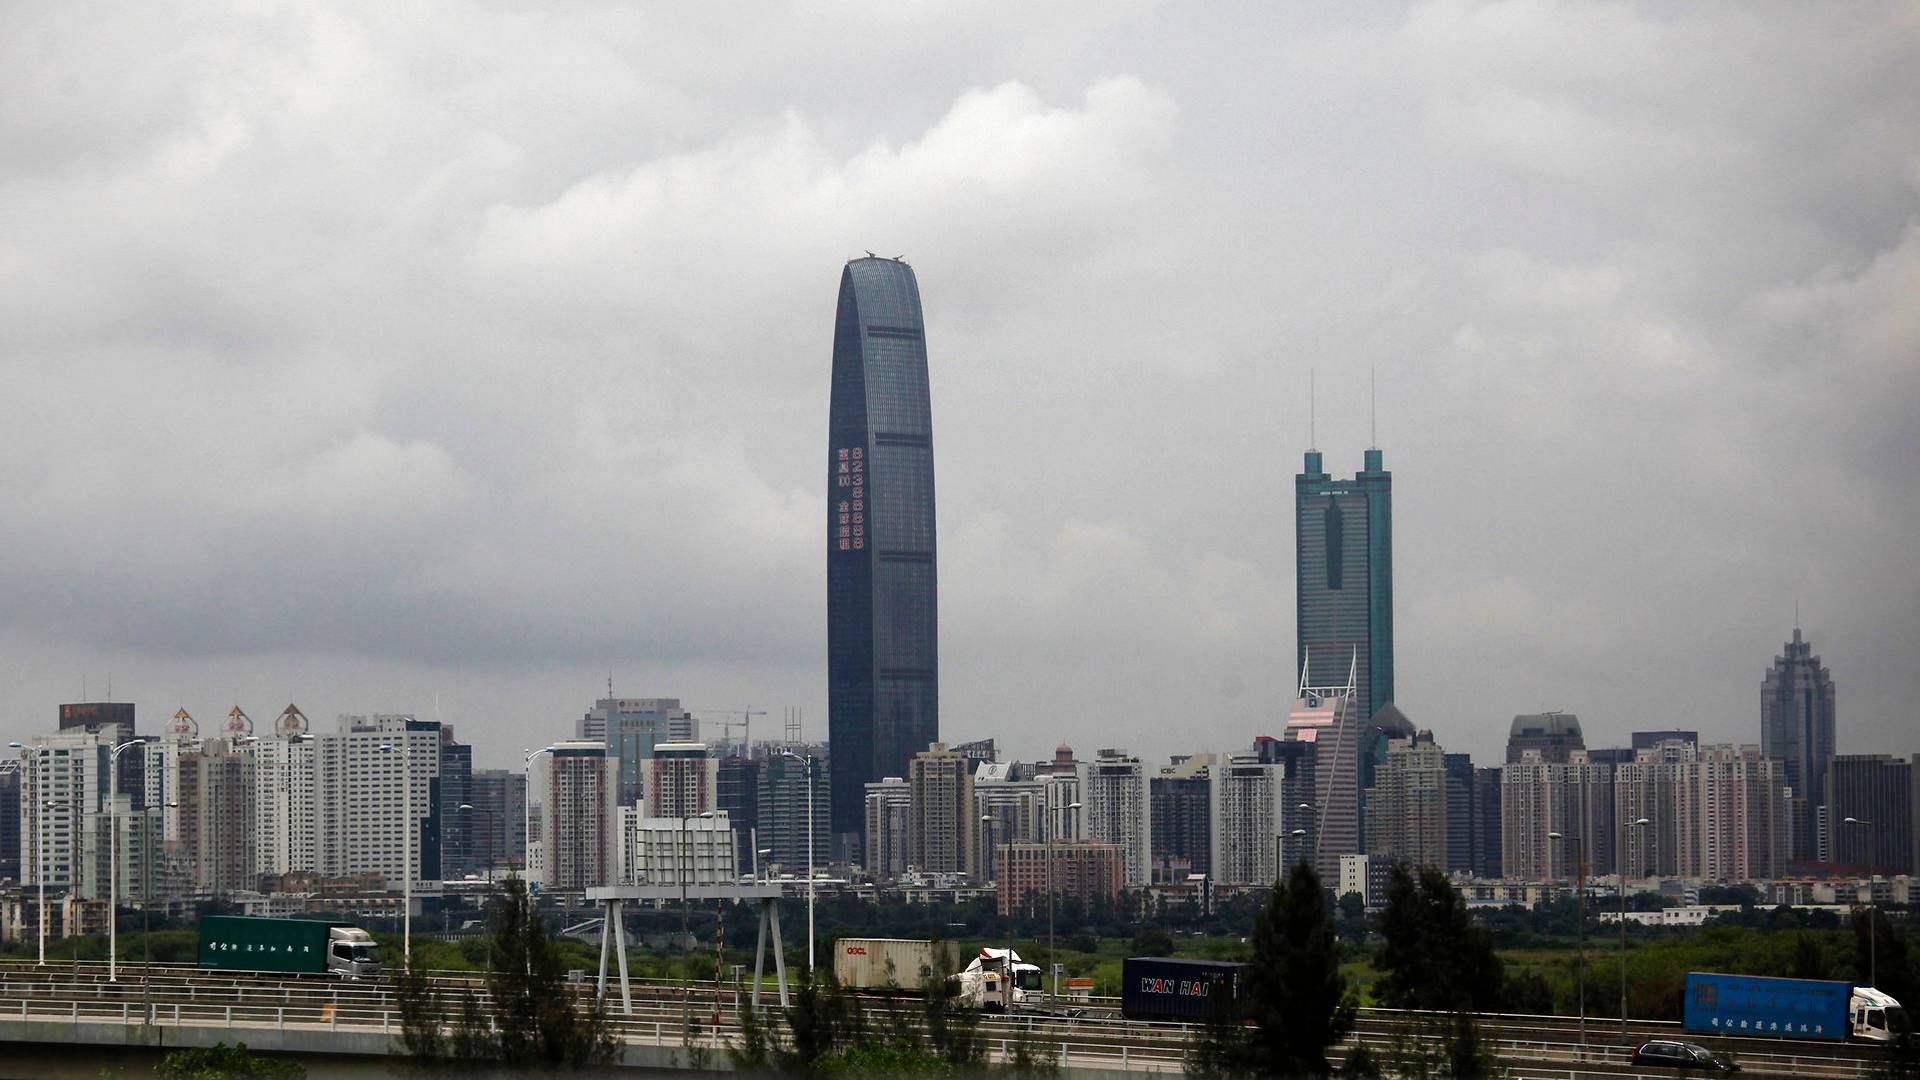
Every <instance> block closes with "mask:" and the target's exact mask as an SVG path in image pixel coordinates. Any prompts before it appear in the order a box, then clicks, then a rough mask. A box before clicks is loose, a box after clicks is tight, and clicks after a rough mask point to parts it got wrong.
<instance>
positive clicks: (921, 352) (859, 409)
mask: <svg viewBox="0 0 1920 1080" xmlns="http://www.w3.org/2000/svg"><path fill="white" fill-rule="evenodd" d="M934 554H935V553H934V524H933V418H932V409H931V405H930V402H929V397H928V393H927V342H926V326H925V323H924V321H923V320H922V319H921V316H920V286H919V283H918V282H917V281H915V279H914V276H913V268H912V267H910V266H908V265H907V264H906V263H904V262H901V261H900V260H898V259H879V258H872V257H868V258H865V259H854V260H852V261H851V262H849V263H847V265H846V269H845V270H843V271H841V274H840V305H839V310H838V312H837V313H836V314H835V316H834V323H833V397H832V412H831V416H830V418H829V421H828V425H827V737H828V739H829V740H830V741H831V744H832V748H833V751H832V767H831V773H830V776H831V781H832V784H831V786H832V789H833V794H832V799H833V815H832V817H833V834H834V855H835V857H837V858H845V857H847V856H848V855H850V854H851V853H853V852H854V851H856V850H857V849H858V847H859V844H860V839H861V832H862V829H863V827H864V824H865V812H866V808H865V801H864V800H865V797H866V785H867V784H868V783H870V782H872V781H875V780H879V779H881V778H882V777H886V776H901V777H904V776H906V775H907V763H908V762H909V761H910V760H911V759H912V758H913V755H914V754H915V753H918V752H919V751H922V750H925V749H926V748H927V744H929V743H931V742H934V741H935V740H937V739H939V737H940V654H939V605H938V592H937V589H936V583H937V580H938V572H937V571H938V567H937V564H936V562H935V558H934Z"/></svg>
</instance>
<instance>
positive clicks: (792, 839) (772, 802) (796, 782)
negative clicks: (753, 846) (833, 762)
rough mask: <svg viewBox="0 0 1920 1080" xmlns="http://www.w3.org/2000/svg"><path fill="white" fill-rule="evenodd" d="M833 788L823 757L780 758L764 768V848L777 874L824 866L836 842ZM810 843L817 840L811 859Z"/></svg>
mask: <svg viewBox="0 0 1920 1080" xmlns="http://www.w3.org/2000/svg"><path fill="white" fill-rule="evenodd" d="M832 789H833V784H832V778H831V777H830V775H829V774H828V771H827V763H826V762H825V761H824V760H822V759H821V758H818V757H805V758H801V757H795V756H793V755H791V754H776V755H774V756H772V757H769V758H767V759H766V761H765V763H763V764H762V765H761V767H760V846H761V847H762V848H764V849H766V851H767V856H766V858H767V861H768V862H769V863H770V864H772V866H773V867H774V868H775V869H776V870H777V871H778V872H782V873H788V874H803V873H805V872H806V869H807V866H808V864H809V862H811V864H812V865H813V866H814V867H815V868H816V869H824V868H825V867H826V865H827V855H828V848H829V846H830V845H831V843H832V840H833V830H832V827H831V825H832V823H831V820H830V816H829V815H830V813H831V807H832V799H833V794H832ZM809 800H811V807H809ZM809 818H811V819H812V826H811V828H809V825H808V819H809ZM809 838H811V839H812V841H813V850H812V857H811V859H809V857H808V850H807V841H808V839H809Z"/></svg>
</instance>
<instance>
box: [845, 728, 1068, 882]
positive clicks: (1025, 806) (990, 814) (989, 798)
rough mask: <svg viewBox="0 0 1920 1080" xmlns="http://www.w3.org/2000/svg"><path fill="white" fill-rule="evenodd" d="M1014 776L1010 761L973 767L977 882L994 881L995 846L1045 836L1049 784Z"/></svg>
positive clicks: (974, 869) (974, 864)
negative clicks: (1047, 786)
mask: <svg viewBox="0 0 1920 1080" xmlns="http://www.w3.org/2000/svg"><path fill="white" fill-rule="evenodd" d="M962 756H963V757H964V756H965V755H962ZM1013 777H1014V769H1013V765H1012V763H1010V762H989V763H985V764H979V765H976V767H975V769H974V773H973V826H974V828H975V829H977V830H978V831H979V835H977V836H976V837H975V838H974V843H973V850H974V863H973V867H972V868H971V869H970V870H969V871H968V873H970V874H971V875H972V876H973V880H975V881H979V882H987V881H991V880H993V874H994V867H996V866H998V865H999V864H998V863H997V862H995V861H994V859H995V857H994V854H993V851H992V848H993V847H995V846H998V847H1005V846H1006V845H1008V844H1013V843H1018V842H1020V841H1025V840H1031V841H1035V842H1038V841H1040V840H1042V839H1045V830H1046V825H1047V813H1046V806H1047V792H1046V785H1045V784H1043V783H1042V782H1041V781H1039V780H1016V779H1014V778H1013ZM869 842H871V841H869Z"/></svg>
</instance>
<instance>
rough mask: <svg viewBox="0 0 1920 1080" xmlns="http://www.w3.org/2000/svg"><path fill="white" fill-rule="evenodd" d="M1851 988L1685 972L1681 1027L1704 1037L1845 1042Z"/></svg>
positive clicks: (1807, 981) (1832, 983)
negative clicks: (1747, 1037)
mask: <svg viewBox="0 0 1920 1080" xmlns="http://www.w3.org/2000/svg"><path fill="white" fill-rule="evenodd" d="M1852 994H1853V984H1852V983H1849V982H1835V981H1831V980H1826V979H1774V978H1768V977H1766V976H1761V975H1719V974H1714V973H1712V972H1704V971H1692V972H1688V973H1687V988H1686V991H1685V998H1684V1000H1683V1003H1682V1005H1683V1007H1682V1010H1681V1021H1680V1026H1681V1027H1682V1028H1684V1029H1685V1030H1687V1031H1691V1032H1698V1033H1699V1034H1702V1035H1771V1036H1776V1037H1779V1038H1783V1039H1787V1038H1792V1039H1845V1038H1846V1037H1847V1030H1848V1029H1847V1004H1848V1002H1849V1000H1850V999H1851V997H1852Z"/></svg>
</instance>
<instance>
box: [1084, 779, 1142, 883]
mask: <svg viewBox="0 0 1920 1080" xmlns="http://www.w3.org/2000/svg"><path fill="white" fill-rule="evenodd" d="M1080 769H1081V784H1082V792H1083V793H1082V795H1081V799H1082V801H1083V802H1084V803H1085V804H1086V806H1085V810H1084V812H1083V813H1082V818H1083V819H1084V820H1085V822H1086V826H1087V832H1086V837H1087V839H1089V840H1104V841H1106V842H1107V843H1109V844H1118V845H1119V846H1120V850H1121V852H1122V853H1123V855H1124V856H1125V859H1126V871H1127V887H1128V888H1130V889H1138V888H1142V887H1144V886H1146V885H1149V884H1151V883H1152V882H1153V797H1152V794H1151V788H1150V785H1149V780H1150V777H1149V776H1148V773H1147V768H1146V765H1145V764H1144V763H1143V762H1142V761H1141V760H1140V759H1139V758H1138V757H1136V756H1134V755H1132V754H1129V753H1127V752H1126V751H1125V750H1111V749H1107V750H1100V751H1098V752H1097V753H1096V754H1095V755H1094V759H1093V760H1092V761H1090V762H1085V763H1082V765H1081V767H1080Z"/></svg>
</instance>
